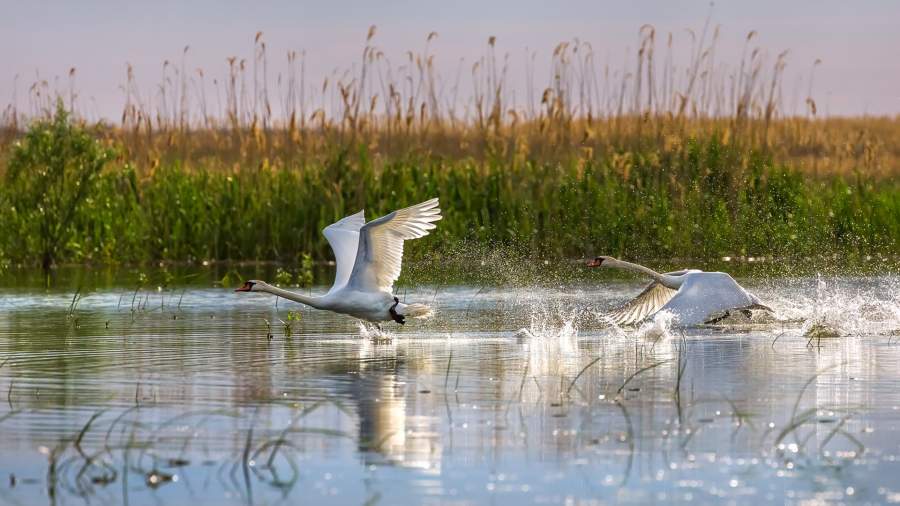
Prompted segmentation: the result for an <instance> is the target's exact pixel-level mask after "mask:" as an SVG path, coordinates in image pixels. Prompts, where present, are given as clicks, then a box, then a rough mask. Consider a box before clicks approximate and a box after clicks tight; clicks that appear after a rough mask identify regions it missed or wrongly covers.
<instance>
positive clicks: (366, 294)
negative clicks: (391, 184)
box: [235, 198, 441, 326]
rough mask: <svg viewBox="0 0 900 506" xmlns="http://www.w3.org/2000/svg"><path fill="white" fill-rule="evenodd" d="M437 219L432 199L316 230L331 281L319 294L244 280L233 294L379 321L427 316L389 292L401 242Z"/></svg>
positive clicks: (360, 215)
mask: <svg viewBox="0 0 900 506" xmlns="http://www.w3.org/2000/svg"><path fill="white" fill-rule="evenodd" d="M440 219H441V210H440V209H439V208H438V199H436V198H434V199H431V200H427V201H425V202H422V203H421V204H416V205H414V206H410V207H407V208H405V209H400V210H399V211H394V212H392V213H390V214H388V215H385V216H382V217H381V218H378V219H377V220H372V221H370V222H368V223H366V218H365V210H363V211H360V212H358V213H356V214H354V215H351V216H347V217H346V218H343V219H341V220H340V221H338V222H337V223H333V224H331V225H328V226H327V227H325V229H324V230H322V233H323V234H324V235H325V238H326V239H327V240H328V244H330V245H331V249H332V250H333V251H334V258H335V264H336V266H337V269H336V270H337V272H336V274H335V276H334V285H333V286H332V287H331V290H328V293H326V294H325V295H323V296H321V297H309V296H306V295H301V294H299V293H295V292H289V291H287V290H282V289H280V288H276V287H274V286H272V285H270V284H268V283H265V282H263V281H257V280H250V281H247V282H246V283H244V284H243V286H241V287H240V288H238V289H237V290H235V291H236V292H267V293H271V294H273V295H277V296H279V297H284V298H285V299H289V300H292V301H295V302H299V303H301V304H306V305H307V306H312V307H314V308H316V309H325V310H328V311H334V312H335V313H341V314H345V315H350V316H353V317H356V318H359V319H361V320H365V321H368V322H371V323H374V324H376V326H377V325H378V324H379V322H383V321H390V320H393V321H395V322H397V323H400V324H403V323H405V321H406V317H411V318H421V317H425V316H428V315H430V314H431V308H429V307H428V306H426V305H424V304H404V303H402V302H400V299H398V298H397V297H395V296H394V294H393V288H394V282H395V281H397V278H398V277H400V264H401V262H402V260H403V241H405V240H407V239H416V238H419V237H424V236H426V235H428V232H429V230H432V229H434V228H435V227H436V225H434V222H435V221H438V220H440Z"/></svg>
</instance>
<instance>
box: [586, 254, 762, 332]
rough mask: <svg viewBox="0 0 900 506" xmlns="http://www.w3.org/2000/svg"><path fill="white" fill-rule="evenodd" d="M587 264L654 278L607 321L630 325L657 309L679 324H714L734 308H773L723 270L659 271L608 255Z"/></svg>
mask: <svg viewBox="0 0 900 506" xmlns="http://www.w3.org/2000/svg"><path fill="white" fill-rule="evenodd" d="M587 265H588V267H614V268H617V269H625V270H629V271H634V272H639V273H641V274H645V275H647V276H649V277H650V278H651V279H652V280H653V281H652V282H651V283H650V284H649V285H648V286H647V288H645V289H644V291H643V292H641V293H640V294H639V295H638V296H637V297H635V298H634V299H633V300H632V301H630V302H628V303H627V304H625V305H624V306H622V307H620V308H618V309H617V310H615V311H613V312H612V313H610V314H609V315H608V319H609V321H611V322H613V323H615V324H617V325H633V324H635V323H638V322H640V321H642V320H644V319H645V318H647V317H649V316H652V315H654V314H656V313H658V312H660V311H669V312H670V313H672V314H673V315H675V318H676V324H677V325H678V326H682V327H687V326H692V325H700V324H702V323H715V322H717V321H719V320H721V319H723V318H724V317H727V316H728V314H729V311H733V310H735V311H741V312H742V313H744V314H745V315H748V316H749V314H750V311H751V310H753V309H761V310H765V311H770V312H771V311H772V309H770V308H769V307H767V306H765V305H764V304H763V303H762V302H761V301H760V300H759V299H758V298H757V297H756V296H755V295H753V294H752V293H750V292H748V291H747V290H745V289H744V288H743V287H742V286H741V285H739V284H737V282H736V281H735V280H734V279H733V278H732V277H731V276H729V275H728V274H727V273H724V272H703V271H700V270H696V269H685V270H681V271H675V272H667V273H665V274H660V273H658V272H656V271H654V270H653V269H649V268H647V267H644V266H643V265H637V264H633V263H631V262H625V261H622V260H617V259H615V258H613V257H607V256H600V257H597V258H595V259H593V260H591V261H590V262H588V264H587ZM723 315H724V316H723Z"/></svg>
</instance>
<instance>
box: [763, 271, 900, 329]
mask: <svg viewBox="0 0 900 506" xmlns="http://www.w3.org/2000/svg"><path fill="white" fill-rule="evenodd" d="M845 285H848V286H845ZM776 297H777V295H776ZM778 299H779V300H777V307H778V309H779V311H778V313H779V316H780V319H781V321H782V322H783V323H791V322H794V323H800V332H801V333H802V334H803V335H806V336H812V337H820V336H821V337H839V336H854V335H868V336H872V335H892V334H893V333H896V332H897V331H898V330H900V287H898V283H897V280H896V279H895V278H894V279H892V278H885V279H882V280H878V281H876V282H874V283H873V284H871V285H866V286H865V287H862V288H860V287H859V286H849V284H848V283H847V282H844V280H842V279H840V278H832V279H828V280H826V279H825V278H823V277H822V276H818V277H817V278H816V282H815V288H814V290H812V294H811V295H808V296H807V295H804V293H803V292H800V293H797V291H796V290H793V293H792V294H790V295H785V296H781V297H778Z"/></svg>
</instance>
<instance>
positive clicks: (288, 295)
mask: <svg viewBox="0 0 900 506" xmlns="http://www.w3.org/2000/svg"><path fill="white" fill-rule="evenodd" d="M260 285H261V286H260V287H259V288H257V290H258V291H261V292H267V293H271V294H272V295H277V296H279V297H283V298H285V299H288V300H292V301H294V302H299V303H301V304H306V305H307V306H312V307H314V308H316V309H328V308H327V305H328V304H327V303H326V302H325V300H324V297H309V296H307V295H303V294H300V293H296V292H289V291H287V290H282V289H281V288H276V287H274V286H272V285H263V284H262V283H260Z"/></svg>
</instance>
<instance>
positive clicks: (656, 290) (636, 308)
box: [605, 281, 678, 325]
mask: <svg viewBox="0 0 900 506" xmlns="http://www.w3.org/2000/svg"><path fill="white" fill-rule="evenodd" d="M676 293H678V290H673V289H671V288H666V287H665V286H663V285H661V284H659V283H657V282H656V281H654V282H653V283H650V284H649V285H648V286H647V288H645V289H644V291H643V292H641V293H640V295H638V296H637V297H635V298H634V299H632V300H631V301H630V302H628V303H626V304H625V305H624V306H622V307H620V308H618V309H615V310H614V311H611V312H609V313H607V314H606V315H605V317H606V319H607V320H608V321H610V322H612V323H615V324H616V325H633V324H635V323H637V322H639V321H641V320H643V319H644V318H646V317H648V316H650V315H651V314H653V313H655V312H657V311H659V309H660V308H661V307H663V306H665V305H666V303H667V302H669V301H670V300H671V299H672V297H674V296H675V294H676Z"/></svg>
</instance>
